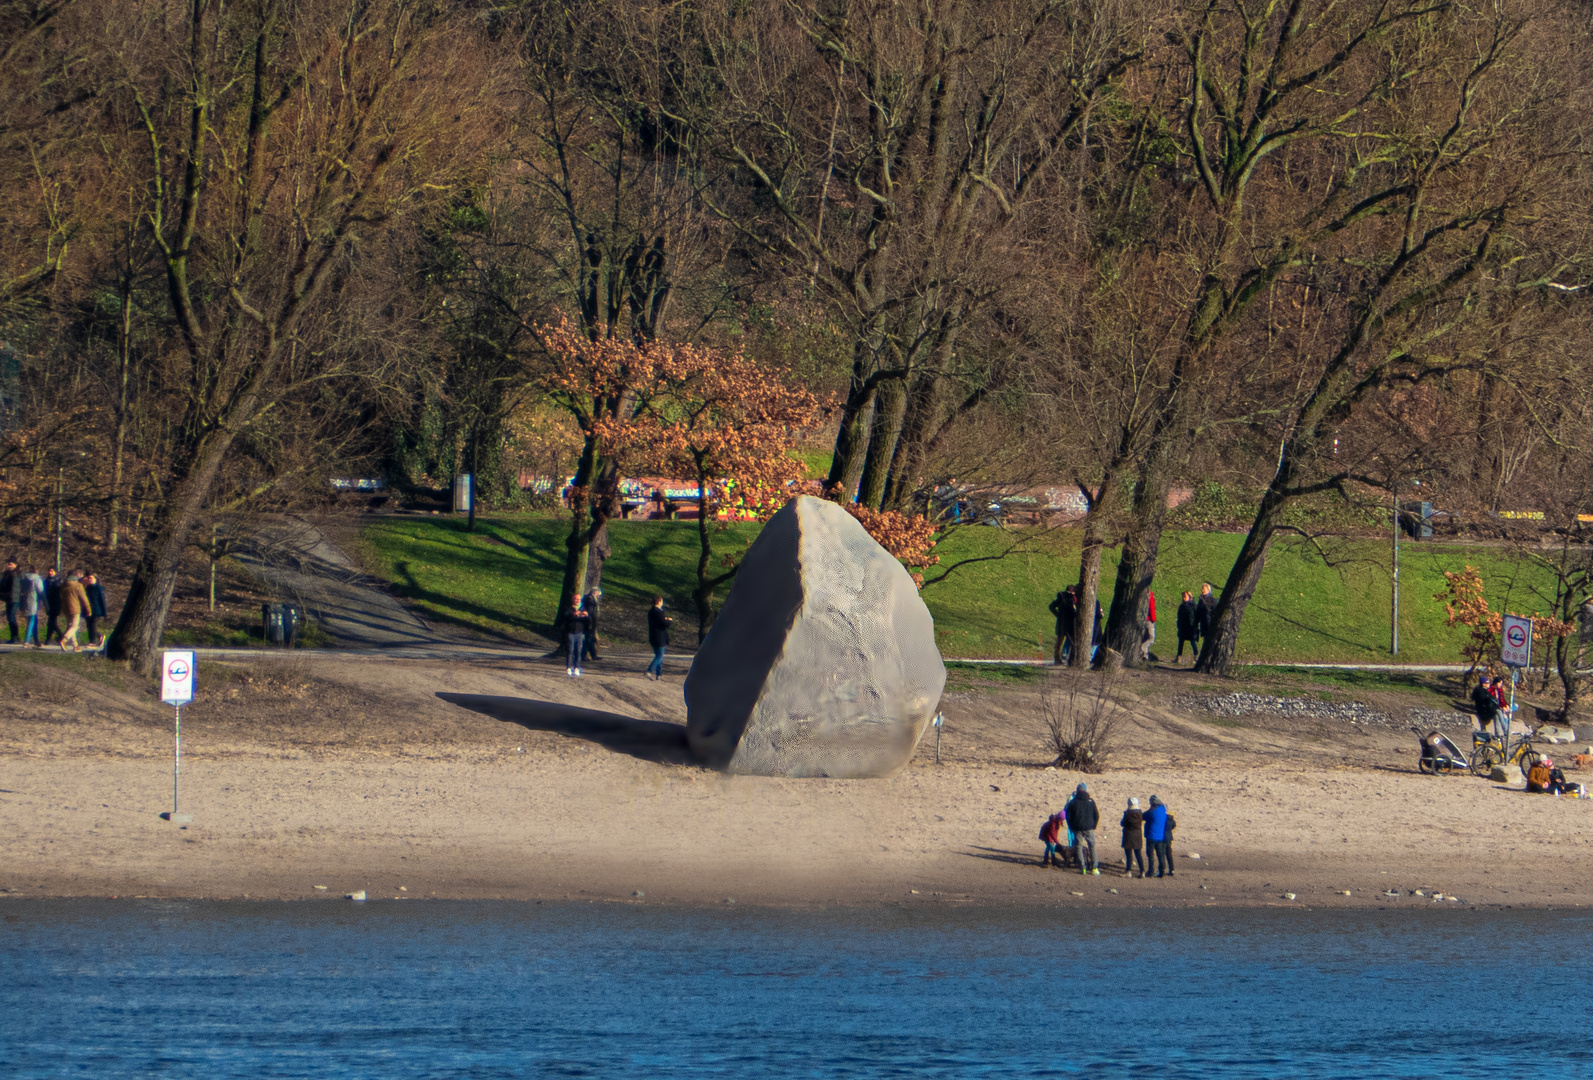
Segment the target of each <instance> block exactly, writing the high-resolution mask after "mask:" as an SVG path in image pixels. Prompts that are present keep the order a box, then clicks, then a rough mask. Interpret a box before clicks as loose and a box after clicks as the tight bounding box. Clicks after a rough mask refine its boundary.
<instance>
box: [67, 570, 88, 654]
mask: <svg viewBox="0 0 1593 1080" xmlns="http://www.w3.org/2000/svg"><path fill="white" fill-rule="evenodd" d="M88 608H89V598H88V593H87V592H85V591H84V590H83V571H81V570H73V571H72V572H71V573H70V574H69V575H67V579H66V581H65V582H63V583H62V585H61V614H62V615H64V616H66V619H67V625H66V629H64V630H62V631H61V651H62V652H77V631H78V628H79V627H80V626H81V625H82V623H83V616H84V614H85V613H87V611H88Z"/></svg>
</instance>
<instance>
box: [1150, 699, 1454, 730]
mask: <svg viewBox="0 0 1593 1080" xmlns="http://www.w3.org/2000/svg"><path fill="white" fill-rule="evenodd" d="M1173 704H1174V705H1177V706H1179V707H1180V708H1184V709H1197V710H1199V711H1201V712H1209V713H1215V714H1216V715H1218V716H1226V717H1241V716H1285V717H1290V718H1292V719H1296V720H1340V721H1347V722H1349V723H1352V724H1368V725H1376V726H1378V727H1388V728H1405V727H1409V726H1410V725H1411V723H1412V722H1414V723H1417V724H1420V725H1422V726H1424V727H1466V726H1469V725H1471V724H1472V723H1473V722H1474V719H1475V718H1474V717H1473V716H1472V715H1471V714H1470V713H1463V712H1456V711H1454V710H1445V709H1423V708H1412V709H1408V710H1407V712H1408V713H1409V718H1408V719H1406V720H1397V719H1395V718H1394V717H1392V716H1390V715H1388V713H1386V712H1383V711H1382V710H1380V709H1374V708H1372V706H1370V705H1367V704H1365V703H1364V702H1360V701H1320V700H1317V699H1315V698H1297V697H1273V696H1272V695H1270V694H1247V693H1233V694H1183V695H1180V696H1179V697H1176V698H1174V699H1173Z"/></svg>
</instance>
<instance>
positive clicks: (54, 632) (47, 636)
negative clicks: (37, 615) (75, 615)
mask: <svg viewBox="0 0 1593 1080" xmlns="http://www.w3.org/2000/svg"><path fill="white" fill-rule="evenodd" d="M44 613H45V614H46V615H47V616H49V620H50V621H49V624H48V625H47V626H46V627H45V631H44V643H45V644H46V645H48V644H49V643H50V642H51V641H54V640H55V639H56V638H58V637H60V636H61V575H60V574H57V573H56V572H55V568H54V567H51V568H50V569H48V570H46V571H45V572H44Z"/></svg>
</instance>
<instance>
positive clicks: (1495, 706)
mask: <svg viewBox="0 0 1593 1080" xmlns="http://www.w3.org/2000/svg"><path fill="white" fill-rule="evenodd" d="M1471 703H1472V704H1473V705H1475V706H1476V707H1477V728H1478V730H1480V731H1481V732H1482V733H1483V734H1484V735H1486V734H1487V733H1488V726H1489V725H1490V724H1492V723H1493V722H1494V720H1495V718H1497V717H1498V715H1499V703H1498V702H1497V701H1495V700H1494V698H1493V694H1491V693H1490V692H1489V691H1488V676H1487V674H1486V673H1484V674H1482V675H1478V676H1477V685H1476V686H1474V687H1472V688H1471Z"/></svg>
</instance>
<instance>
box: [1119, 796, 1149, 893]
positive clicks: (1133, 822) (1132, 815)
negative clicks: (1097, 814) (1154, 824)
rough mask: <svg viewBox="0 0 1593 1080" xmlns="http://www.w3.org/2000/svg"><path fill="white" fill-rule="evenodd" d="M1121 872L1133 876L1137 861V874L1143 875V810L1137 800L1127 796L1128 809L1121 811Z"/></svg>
mask: <svg viewBox="0 0 1593 1080" xmlns="http://www.w3.org/2000/svg"><path fill="white" fill-rule="evenodd" d="M1121 824H1122V826H1123V873H1124V874H1125V875H1126V876H1128V877H1133V876H1134V863H1135V861H1136V860H1137V861H1138V862H1139V876H1140V877H1144V876H1145V812H1144V811H1142V810H1141V809H1140V808H1139V800H1138V799H1136V798H1134V797H1133V796H1132V795H1130V796H1129V798H1128V809H1127V810H1124V811H1123V820H1122V822H1121Z"/></svg>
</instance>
